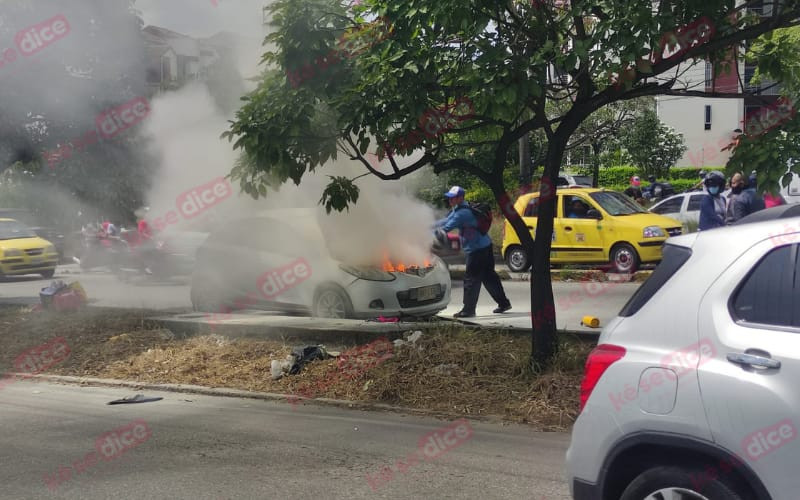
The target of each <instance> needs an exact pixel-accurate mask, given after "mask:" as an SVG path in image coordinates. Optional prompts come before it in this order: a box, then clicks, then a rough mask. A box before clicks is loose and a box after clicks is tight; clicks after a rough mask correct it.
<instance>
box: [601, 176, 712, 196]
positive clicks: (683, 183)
mask: <svg viewBox="0 0 800 500" xmlns="http://www.w3.org/2000/svg"><path fill="white" fill-rule="evenodd" d="M667 182H669V183H670V184H672V187H673V189H675V194H678V193H682V192H684V191H686V190H688V189H689V188H691V187H692V186H694V185H695V183H696V182H697V181H696V180H694V179H676V180H669V181H667ZM649 185H650V183H648V182H643V183H642V188H645V187H647V186H649ZM628 186H630V184H629V183H625V184H612V185H610V186H602V187H604V188H606V189H610V190H612V191H619V192H620V193H621V192H623V191H625V190H626V189H628Z"/></svg>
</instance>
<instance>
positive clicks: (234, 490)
mask: <svg viewBox="0 0 800 500" xmlns="http://www.w3.org/2000/svg"><path fill="white" fill-rule="evenodd" d="M129 395H132V393H131V392H130V391H128V390H123V389H110V388H92V387H73V386H62V385H53V384H46V383H34V382H30V381H25V382H22V381H20V382H16V383H14V384H11V385H9V386H7V387H5V388H4V389H2V390H0V420H2V425H0V435H2V443H3V445H2V446H0V464H2V465H0V485H2V488H0V499H17V498H48V499H49V498H80V499H90V500H91V499H107V498H124V499H128V498H144V499H153V498H170V499H173V498H174V499H183V498H185V499H195V498H201V499H206V498H207V499H215V500H216V499H223V498H224V499H234V498H236V499H239V498H301V499H305V498H309V499H315V500H316V499H320V498H354V499H362V498H363V499H366V498H443V499H447V498H452V499H462V498H488V499H495V498H498V499H506V498H508V499H515V500H516V499H519V498H525V499H532V500H545V499H546V500H557V499H565V498H569V497H568V488H567V485H566V484H565V482H564V473H563V464H564V453H565V451H566V447H567V445H568V436H567V435H565V434H559V433H537V432H533V431H531V430H530V429H528V428H525V427H520V426H514V425H502V426H501V425H496V424H487V423H476V422H469V423H468V427H461V429H459V430H457V432H458V434H456V436H458V435H462V436H464V439H459V440H457V441H455V445H456V446H455V447H454V448H452V449H450V450H448V451H446V452H444V453H441V454H440V455H439V456H438V457H437V458H436V459H435V460H422V461H420V462H419V463H418V464H411V465H410V466H409V468H408V469H407V470H405V472H402V473H401V472H394V477H393V478H392V479H390V480H388V481H386V482H383V483H378V482H373V484H375V486H376V487H377V491H373V490H372V489H371V487H370V484H369V483H368V482H367V474H370V475H371V477H372V478H373V481H376V480H375V477H377V476H375V474H377V473H379V472H380V471H381V469H382V468H383V467H386V466H392V467H394V466H395V464H396V463H397V460H402V459H404V458H405V457H407V456H409V455H410V454H412V453H415V452H417V450H418V443H419V442H420V440H421V439H423V437H425V438H424V439H427V435H428V434H429V433H431V432H434V431H437V430H439V432H440V434H443V433H444V432H446V430H445V429H444V428H445V427H446V426H447V425H450V422H446V421H438V420H434V419H430V418H420V417H407V416H400V415H395V414H391V413H378V412H374V413H373V412H362V411H352V410H343V409H337V408H326V407H318V406H298V407H297V408H296V409H293V408H292V406H291V405H288V404H286V403H277V402H265V401H258V400H247V399H238V398H223V397H209V396H196V395H188V394H176V393H167V392H165V393H151V392H148V393H147V395H148V396H153V395H158V396H162V397H163V398H164V399H163V400H162V401H158V402H154V403H142V404H133V405H114V406H107V405H106V403H107V402H108V401H111V400H113V399H117V398H120V397H124V396H129ZM134 420H141V421H143V422H144V425H145V426H146V427H145V426H141V427H139V430H141V431H143V432H142V433H141V434H138V430H136V431H134V434H133V435H134V436H137V434H138V435H139V436H140V437H141V438H142V439H141V440H140V441H136V440H134V441H133V442H131V441H128V442H129V443H131V446H130V448H129V449H127V450H126V451H125V452H124V454H121V455H118V456H116V457H115V456H114V455H113V454H114V453H115V452H117V451H118V450H119V448H116V446H117V445H115V443H116V441H115V440H114V439H111V440H110V441H106V439H105V438H106V436H105V434H106V433H108V432H111V431H114V430H116V429H119V428H121V427H123V426H126V425H127V424H130V423H131V422H133V421H134ZM120 432H122V431H120ZM470 434H472V435H471V436H470ZM101 436H102V438H101ZM128 437H129V436H128ZM449 437H450V438H453V435H452V434H451V435H450V436H449ZM98 440H99V441H100V444H101V446H100V447H101V449H102V450H103V453H107V454H108V455H110V456H111V457H112V458H108V459H100V460H99V461H98V462H97V463H95V462H94V461H93V457H97V456H98V455H97V454H91V452H93V451H95V449H96V448H95V446H96V442H97V441H98ZM449 441H450V442H451V443H453V442H454V439H450V440H449ZM103 444H104V446H102V445H103ZM429 446H430V445H429ZM428 451H429V452H431V453H432V454H433V453H435V452H436V450H435V449H434V448H433V447H430V448H429V449H428ZM76 462H77V465H75V464H76ZM76 467H77V468H78V469H80V470H81V472H78V471H77V469H76ZM59 469H60V470H61V471H62V473H63V477H64V480H63V481H61V482H58V481H55V480H54V479H55V477H54V476H55V474H56V472H57V471H58V470H59ZM70 470H71V472H70V473H71V477H68V476H67V473H68V472H69V471H70ZM46 476H47V477H49V478H50V480H53V482H52V483H51V484H52V487H53V488H54V491H53V492H51V491H49V490H48V486H47V484H46V483H45V481H44V477H46Z"/></svg>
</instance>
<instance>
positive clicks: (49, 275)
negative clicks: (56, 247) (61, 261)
mask: <svg viewBox="0 0 800 500" xmlns="http://www.w3.org/2000/svg"><path fill="white" fill-rule="evenodd" d="M39 274H41V275H42V278H44V279H46V280H49V279H50V278H52V277H53V276H55V274H56V270H55V269H48V270H47V271H45V272H43V273H39Z"/></svg>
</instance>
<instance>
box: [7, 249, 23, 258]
mask: <svg viewBox="0 0 800 500" xmlns="http://www.w3.org/2000/svg"><path fill="white" fill-rule="evenodd" d="M3 255H4V256H5V257H22V250H20V249H19V248H9V249H8V250H3Z"/></svg>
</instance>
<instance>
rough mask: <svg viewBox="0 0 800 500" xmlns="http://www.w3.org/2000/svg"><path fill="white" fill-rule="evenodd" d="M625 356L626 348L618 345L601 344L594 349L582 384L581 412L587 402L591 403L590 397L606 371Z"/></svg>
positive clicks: (587, 361) (588, 360)
mask: <svg viewBox="0 0 800 500" xmlns="http://www.w3.org/2000/svg"><path fill="white" fill-rule="evenodd" d="M623 356H625V348H624V347H620V346H618V345H613V344H600V345H599V346H597V347H595V348H594V349H592V352H590V353H589V357H588V358H587V359H586V368H585V370H584V373H583V381H582V382H581V411H583V407H584V406H586V402H587V401H589V396H591V395H592V391H593V390H594V388H595V386H596V385H597V382H599V381H600V377H602V376H603V373H604V372H605V371H606V369H608V367H609V366H611V365H612V364H613V363H614V362H616V361H619V360H620V359H622V357H623Z"/></svg>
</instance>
